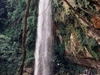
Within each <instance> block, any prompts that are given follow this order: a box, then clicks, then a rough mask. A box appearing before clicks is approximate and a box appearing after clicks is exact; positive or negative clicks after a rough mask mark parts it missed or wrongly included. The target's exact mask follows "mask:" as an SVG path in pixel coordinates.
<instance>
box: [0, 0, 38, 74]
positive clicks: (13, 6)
mask: <svg viewBox="0 0 100 75" xmlns="http://www.w3.org/2000/svg"><path fill="white" fill-rule="evenodd" d="M8 2H9V4H8V5H7V10H8V19H7V24H8V28H7V29H6V30H5V31H4V32H3V33H4V35H2V34H0V60H2V62H1V63H0V75H15V74H16V73H17V72H18V68H19V66H20V63H21V61H22V48H21V46H22V45H21V44H22V30H23V17H24V14H25V9H26V4H27V0H17V1H16V0H8ZM37 7H38V1H37V0H32V1H31V6H30V10H29V15H28V19H27V38H26V46H27V56H26V57H27V58H26V61H25V67H28V66H29V65H30V64H31V63H33V60H34V50H35V38H36V23H37Z"/></svg>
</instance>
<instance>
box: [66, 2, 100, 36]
mask: <svg viewBox="0 0 100 75" xmlns="http://www.w3.org/2000/svg"><path fill="white" fill-rule="evenodd" d="M64 1H65V2H66V4H67V5H68V6H69V7H70V8H71V9H72V10H73V11H74V12H75V14H76V15H77V16H78V17H79V18H80V19H81V20H82V21H83V22H84V23H86V24H87V25H88V27H89V28H91V29H92V30H93V32H95V33H96V34H98V35H100V30H97V29H95V28H94V27H93V25H92V24H91V23H90V22H88V21H87V20H85V19H84V17H83V16H82V15H80V13H78V12H77V11H76V10H75V9H74V8H73V7H72V5H71V4H70V3H69V2H68V1H67V0H64Z"/></svg>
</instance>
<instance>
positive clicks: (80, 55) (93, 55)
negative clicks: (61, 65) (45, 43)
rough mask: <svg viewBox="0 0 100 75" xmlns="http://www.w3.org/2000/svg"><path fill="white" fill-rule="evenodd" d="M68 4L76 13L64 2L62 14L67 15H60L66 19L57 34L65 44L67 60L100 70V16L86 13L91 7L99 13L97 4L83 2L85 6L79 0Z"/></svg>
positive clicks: (60, 24)
mask: <svg viewBox="0 0 100 75" xmlns="http://www.w3.org/2000/svg"><path fill="white" fill-rule="evenodd" d="M68 2H69V3H70V4H71V6H72V7H73V8H74V11H73V9H71V8H70V6H69V5H68V4H66V2H65V0H64V1H63V5H62V6H63V7H64V10H62V12H66V13H65V14H64V15H60V17H63V16H64V17H63V21H62V20H60V22H59V23H58V26H59V29H58V30H59V32H56V33H57V34H59V35H58V38H59V40H60V41H61V40H62V41H61V43H64V44H65V53H66V58H68V59H69V60H71V61H72V62H73V63H76V64H78V65H81V66H85V67H88V68H96V69H100V61H99V60H100V59H99V57H100V54H99V53H100V29H99V28H100V24H99V21H100V20H99V18H100V17H99V15H100V14H98V15H94V16H93V15H91V14H89V13H87V12H85V11H89V10H88V6H90V7H91V8H92V9H93V10H92V9H91V11H93V12H95V13H98V12H99V11H97V10H98V9H97V8H96V6H95V5H96V4H95V3H94V2H92V1H88V0H87V4H86V3H85V2H84V1H82V2H83V4H81V3H80V2H79V3H78V0H76V1H73V2H72V1H71V0H69V1H68ZM97 2H98V1H97ZM80 4H81V5H80ZM91 4H92V5H91ZM80 8H81V9H82V10H81V9H80ZM83 9H84V10H83ZM85 9H86V10H85ZM62 12H61V13H62ZM76 12H78V14H77V13H76ZM84 19H85V21H84ZM88 24H90V25H91V26H89V25H88ZM62 30H63V31H62ZM62 32H63V33H62ZM64 32H65V33H64Z"/></svg>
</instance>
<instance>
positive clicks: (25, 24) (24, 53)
mask: <svg viewBox="0 0 100 75" xmlns="http://www.w3.org/2000/svg"><path fill="white" fill-rule="evenodd" d="M30 2H31V0H28V3H27V7H26V11H25V15H24V25H23V35H22V63H21V66H20V73H19V75H23V67H24V62H25V59H26V45H25V42H26V33H27V32H26V30H27V17H28V13H29V7H30Z"/></svg>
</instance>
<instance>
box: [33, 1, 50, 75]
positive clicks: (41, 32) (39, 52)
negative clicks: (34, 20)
mask: <svg viewBox="0 0 100 75" xmlns="http://www.w3.org/2000/svg"><path fill="white" fill-rule="evenodd" d="M51 56H52V13H51V0H39V14H38V24H37V40H36V49H35V69H34V75H52V63H51V61H52V60H51V59H52V58H51Z"/></svg>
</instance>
